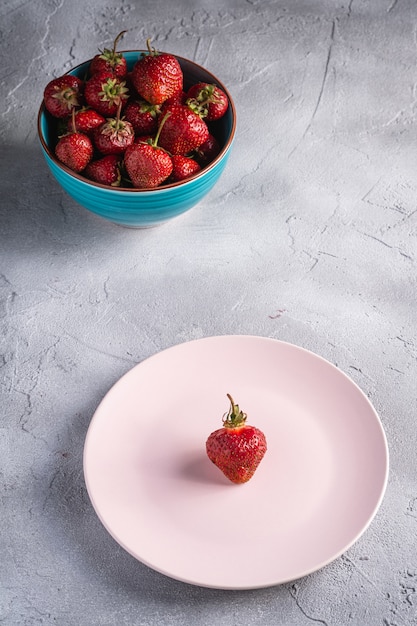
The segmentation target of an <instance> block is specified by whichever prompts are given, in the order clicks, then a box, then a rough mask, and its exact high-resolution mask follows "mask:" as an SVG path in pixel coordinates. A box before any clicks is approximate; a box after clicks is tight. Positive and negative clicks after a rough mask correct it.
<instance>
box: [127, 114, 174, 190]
mask: <svg viewBox="0 0 417 626" xmlns="http://www.w3.org/2000/svg"><path fill="white" fill-rule="evenodd" d="M165 120H166V116H165V117H164V118H163V120H162V122H161V124H160V126H159V129H158V132H157V134H156V136H155V139H148V140H147V141H146V142H144V141H138V142H135V143H133V144H132V145H131V146H129V147H128V148H127V150H126V152H125V156H124V164H125V168H126V171H127V173H128V175H129V177H130V180H131V181H132V184H133V186H134V187H138V188H139V189H144V188H147V187H158V186H159V185H161V184H162V183H163V182H164V181H165V180H167V178H169V176H170V175H171V172H172V168H173V165H172V159H171V157H170V155H169V154H168V153H167V152H165V150H163V149H162V148H160V147H159V146H158V139H159V134H160V131H161V128H162V127H163V125H164V122H165Z"/></svg>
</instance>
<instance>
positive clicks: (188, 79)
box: [38, 50, 236, 228]
mask: <svg viewBox="0 0 417 626" xmlns="http://www.w3.org/2000/svg"><path fill="white" fill-rule="evenodd" d="M141 52H142V51H140V50H139V51H124V52H123V54H124V55H125V57H126V60H127V63H128V69H129V70H130V69H132V67H133V65H134V63H135V62H136V60H137V59H138V57H139V56H140V54H141ZM176 58H177V59H178V61H179V63H180V65H181V68H182V70H183V73H184V88H185V90H186V89H188V87H190V86H191V85H192V84H194V83H196V82H200V81H202V82H209V83H215V84H217V85H218V86H219V87H220V88H221V89H223V91H224V92H225V93H226V94H227V96H228V98H229V108H228V111H227V112H226V114H225V115H224V117H223V118H222V119H221V120H219V121H218V122H215V123H214V125H212V126H211V128H212V129H213V131H212V132H213V134H215V136H216V137H217V139H218V141H219V143H220V146H222V149H221V151H220V154H219V155H218V156H217V157H216V158H215V159H214V160H213V161H212V162H211V163H210V164H209V165H208V166H206V167H205V168H204V169H202V170H201V171H200V172H198V173H197V174H196V175H194V176H193V177H192V178H189V179H187V180H185V181H180V182H177V183H172V184H170V185H163V186H161V187H157V188H155V189H134V188H127V187H125V188H123V187H117V188H113V187H109V186H106V185H100V184H99V183H95V182H93V181H90V180H88V179H87V178H84V177H83V176H82V173H81V174H76V173H75V172H72V171H71V170H70V169H69V168H67V167H66V166H65V165H63V164H62V163H61V162H60V161H59V160H58V159H57V158H56V157H55V154H54V148H55V142H56V131H55V127H56V123H57V122H56V120H54V118H53V117H52V116H51V115H50V114H49V113H48V112H47V111H46V109H45V107H44V105H43V104H42V106H41V107H40V110H39V115H38V134H39V139H40V142H41V147H42V152H43V155H44V158H45V161H46V163H47V165H48V167H49V169H50V171H51V173H52V175H53V176H54V178H55V179H56V181H57V182H58V183H59V184H60V185H61V186H62V188H63V189H64V190H65V191H66V192H67V193H68V194H69V195H70V196H71V197H72V198H73V199H74V200H75V201H76V202H78V204H80V205H81V206H83V207H84V208H86V209H88V210H89V211H91V212H92V213H95V214H96V215H99V216H100V217H102V218H104V219H106V220H109V221H111V222H114V223H116V224H120V225H122V226H130V227H136V228H146V227H150V226H156V225H158V224H162V223H164V222H166V221H168V220H170V219H172V218H174V217H177V216H179V215H181V214H182V213H185V212H186V211H188V210H190V209H191V208H192V207H194V206H195V205H196V204H198V203H199V202H200V201H201V200H202V199H203V198H204V197H205V196H206V195H207V194H208V193H209V192H210V191H211V189H212V188H213V187H214V186H215V184H216V183H217V181H218V179H219V178H220V176H221V174H222V173H223V170H224V168H225V167H226V164H227V161H228V159H229V156H230V150H231V147H232V143H233V139H234V135H235V130H236V111H235V106H234V103H233V100H232V98H231V96H230V94H229V92H228V90H227V89H226V87H225V86H224V85H223V84H222V83H221V82H220V81H219V80H218V79H217V78H216V77H215V76H213V74H211V73H210V72H208V71H207V70H205V69H204V68H202V67H201V66H199V65H197V64H196V63H193V62H192V61H189V60H188V59H183V58H182V57H176ZM88 65H89V61H86V62H85V63H82V64H81V65H78V66H77V67H75V68H74V69H72V70H71V71H70V72H69V73H70V74H74V75H76V76H79V77H80V78H85V76H86V72H87V69H88Z"/></svg>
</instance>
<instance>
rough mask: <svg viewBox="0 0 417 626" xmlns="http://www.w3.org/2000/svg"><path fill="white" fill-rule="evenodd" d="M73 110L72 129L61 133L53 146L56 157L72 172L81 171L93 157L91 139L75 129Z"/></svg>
mask: <svg viewBox="0 0 417 626" xmlns="http://www.w3.org/2000/svg"><path fill="white" fill-rule="evenodd" d="M74 114H75V110H74V109H73V112H72V120H73V126H72V128H73V130H72V131H70V132H68V133H66V134H65V135H62V136H61V137H60V138H59V140H58V143H57V144H56V146H55V154H56V156H57V158H58V159H59V160H60V161H61V163H64V165H66V166H67V167H69V168H70V169H71V170H73V171H74V172H82V171H83V170H84V169H85V168H86V167H87V165H88V164H89V162H90V161H91V159H92V158H93V153H94V148H93V144H92V142H91V139H90V138H89V137H88V135H85V134H84V133H79V132H78V131H77V130H75V122H74Z"/></svg>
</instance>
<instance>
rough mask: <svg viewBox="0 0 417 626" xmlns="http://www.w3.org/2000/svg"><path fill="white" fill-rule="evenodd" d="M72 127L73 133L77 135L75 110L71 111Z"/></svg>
mask: <svg viewBox="0 0 417 626" xmlns="http://www.w3.org/2000/svg"><path fill="white" fill-rule="evenodd" d="M71 126H72V132H73V133H76V132H77V127H76V125H75V108H74V107H73V108H72V111H71Z"/></svg>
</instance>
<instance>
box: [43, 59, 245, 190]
mask: <svg viewBox="0 0 417 626" xmlns="http://www.w3.org/2000/svg"><path fill="white" fill-rule="evenodd" d="M119 52H120V53H121V54H129V53H137V54H138V55H139V54H141V53H147V52H148V51H147V50H131V49H129V50H119ZM161 52H162V51H161ZM169 54H172V56H174V57H175V58H176V59H177V60H178V61H183V62H185V63H190V64H191V65H193V66H194V67H196V68H197V69H200V70H203V72H205V73H206V74H208V75H209V76H210V77H211V78H212V79H213V80H212V82H213V83H215V84H217V86H218V87H220V89H222V90H223V91H224V92H225V94H226V95H227V97H228V100H229V107H230V109H231V112H232V127H231V129H230V133H229V136H228V138H227V141H226V143H225V144H224V146H223V147H222V149H221V150H220V152H219V154H218V155H217V156H216V157H215V158H214V159H213V160H212V161H211V162H210V163H209V164H208V165H206V166H205V167H204V168H202V169H201V170H200V171H199V172H196V173H195V174H193V175H192V176H190V177H189V178H186V179H185V180H179V181H175V182H173V183H169V184H168V185H160V186H158V187H142V188H137V187H112V186H111V185H104V184H102V183H98V182H96V181H94V180H90V179H89V178H86V177H85V176H82V172H81V173H78V172H74V171H73V170H71V169H70V168H69V167H67V166H66V165H65V164H64V163H62V162H61V161H59V159H57V157H56V156H55V154H54V152H53V151H51V150H50V148H49V146H48V144H47V143H46V141H45V138H44V136H43V132H42V125H41V120H42V117H43V115H45V114H46V113H47V111H46V107H45V104H44V102H43V100H42V103H41V105H40V107H39V111H38V118H37V129H38V137H39V140H40V143H41V145H42V148H43V150H44V151H45V153H46V155H47V156H48V157H49V158H50V159H51V161H52V162H53V163H54V164H55V165H56V166H57V167H59V168H60V169H61V170H63V171H64V172H65V173H66V174H68V175H69V176H71V177H72V178H75V179H76V180H78V181H80V182H82V183H85V184H86V185H91V186H93V187H97V188H98V189H106V190H107V191H114V192H116V193H135V194H136V193H144V192H147V193H149V192H158V191H159V192H161V191H164V190H168V189H172V188H175V187H180V186H185V185H188V184H190V183H192V182H194V181H195V180H196V179H198V178H201V177H202V176H205V174H206V173H207V172H208V171H210V170H211V169H213V168H214V167H216V165H217V164H218V163H219V161H221V160H222V159H223V157H224V156H225V155H226V153H227V152H228V150H229V149H230V146H231V145H232V142H233V139H234V136H235V133H236V107H235V104H234V102H233V98H232V96H231V94H230V92H229V90H228V89H227V87H226V86H225V85H224V84H223V83H222V82H221V81H220V80H219V79H218V78H217V76H215V75H214V74H213V73H212V72H210V70H207V69H206V68H205V67H204V66H203V65H199V64H198V63H196V62H195V61H192V60H191V59H187V58H186V57H182V56H179V55H177V54H173V53H169ZM92 58H93V57H91V59H87V60H86V61H82V62H81V63H78V64H77V65H75V66H74V67H72V68H71V69H69V70H67V71H66V72H64V73H63V74H62V75H63V76H64V75H65V74H71V73H72V72H74V71H76V70H78V69H80V68H81V67H82V66H83V65H87V64H88V63H91V61H92ZM138 58H139V56H138ZM51 80H52V79H51Z"/></svg>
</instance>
